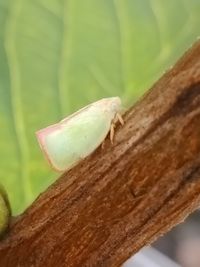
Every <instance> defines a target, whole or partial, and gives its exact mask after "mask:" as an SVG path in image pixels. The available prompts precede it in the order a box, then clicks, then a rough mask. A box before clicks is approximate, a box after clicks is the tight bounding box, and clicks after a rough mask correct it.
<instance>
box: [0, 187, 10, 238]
mask: <svg viewBox="0 0 200 267" xmlns="http://www.w3.org/2000/svg"><path fill="white" fill-rule="evenodd" d="M10 216H11V209H10V204H9V201H8V196H7V193H6V191H5V189H4V187H3V186H2V185H1V184H0V236H2V235H3V233H4V232H5V231H6V229H7V228H8V225H9V221H10Z"/></svg>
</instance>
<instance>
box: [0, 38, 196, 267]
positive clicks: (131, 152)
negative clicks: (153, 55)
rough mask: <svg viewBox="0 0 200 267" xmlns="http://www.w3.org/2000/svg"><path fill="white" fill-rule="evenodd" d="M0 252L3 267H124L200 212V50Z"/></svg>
mask: <svg viewBox="0 0 200 267" xmlns="http://www.w3.org/2000/svg"><path fill="white" fill-rule="evenodd" d="M124 120H125V125H124V126H123V127H121V126H119V125H118V127H117V130H116V135H115V143H114V145H111V144H110V141H109V140H106V142H105V147H104V149H101V148H98V149H97V150H96V151H95V152H94V153H93V154H92V155H91V156H89V157H88V158H87V159H85V160H83V161H82V162H81V163H80V164H79V165H78V166H76V167H75V168H73V169H72V170H71V171H69V172H68V173H65V174H63V175H62V176H61V177H60V178H59V179H58V180H57V182H56V183H55V184H53V185H52V186H51V187H50V188H48V190H47V191H46V192H44V193H43V194H42V195H41V196H40V197H39V198H38V199H37V200H36V201H35V202H34V203H33V204H32V205H31V207H30V208H29V209H28V210H27V211H26V212H25V213H24V214H23V215H21V216H20V217H19V218H18V219H17V220H16V221H15V222H14V223H13V225H12V226H11V229H10V231H9V233H8V234H7V236H6V237H5V239H4V240H3V241H2V242H1V244H0V266H9V267H13V266H21V267H25V266H28V267H30V266H37V267H43V266H48V267H51V266H52V267H53V266H68V267H70V266H71V267H75V266H80V267H86V266H92V267H95V266H104V267H106V266H109V267H110V266H111V267H112V266H120V265H121V264H122V263H123V262H124V261H125V260H126V259H127V258H128V257H129V256H131V255H132V254H133V253H135V252H136V251H138V250H139V249H140V248H141V247H143V246H144V245H146V244H150V243H151V242H152V241H154V240H155V239H157V238H158V237H159V236H160V235H162V234H164V233H165V232H167V231H169V230H170V229H171V228H172V227H173V226H174V225H176V224H178V223H180V222H181V221H183V220H184V219H185V217H186V216H187V215H188V214H189V213H190V212H192V211H193V210H195V209H196V208H197V207H198V206H199V205H200V42H197V43H196V44H195V45H194V46H193V47H192V48H191V49H190V50H189V51H188V52H187V53H186V54H185V55H184V56H183V58H182V59H181V60H180V61H179V62H178V63H177V64H176V65H175V67H173V68H172V69H171V70H170V71H169V72H167V73H166V74H165V75H164V76H163V77H162V78H161V79H160V80H159V81H158V82H157V83H156V84H155V85H154V86H153V88H152V89H151V90H150V91H149V92H148V93H147V94H146V95H145V96H144V97H143V99H142V100H141V101H139V102H138V103H137V104H136V105H135V106H134V107H132V108H131V109H130V110H129V111H128V112H127V113H126V114H125V115H124Z"/></svg>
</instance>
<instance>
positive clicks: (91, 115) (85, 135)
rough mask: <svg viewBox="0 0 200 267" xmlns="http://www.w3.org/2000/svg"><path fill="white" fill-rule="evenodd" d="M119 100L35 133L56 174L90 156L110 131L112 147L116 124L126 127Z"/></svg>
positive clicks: (109, 100) (106, 101)
mask: <svg viewBox="0 0 200 267" xmlns="http://www.w3.org/2000/svg"><path fill="white" fill-rule="evenodd" d="M120 111H121V99H120V98H119V97H110V98H103V99H101V100H99V101H97V102H94V103H92V104H90V105H88V106H86V107H84V108H82V109H80V110H79V111H77V112H75V113H73V114H72V115H70V116H68V117H67V118H65V119H63V120H62V121H60V122H59V123H57V124H54V125H51V126H49V127H47V128H44V129H42V130H39V131H38V132H36V136H37V139H38V142H39V145H40V147H41V149H42V151H43V152H44V155H45V156H46V158H47V160H48V161H49V163H50V165H51V166H52V167H53V169H54V170H56V171H66V170H69V169H71V168H72V167H74V166H75V165H76V164H77V163H78V162H79V161H80V160H82V159H84V158H85V157H87V156H88V155H89V154H91V153H92V152H93V151H94V150H95V149H96V148H97V147H98V146H99V145H100V144H102V142H103V141H104V139H105V138H106V136H107V134H108V132H109V131H110V139H111V142H112V143H113V138H114V128H115V123H116V121H118V120H119V121H120V123H121V124H123V119H122V117H121V115H120Z"/></svg>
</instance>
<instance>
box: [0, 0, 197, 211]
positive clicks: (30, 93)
mask: <svg viewBox="0 0 200 267" xmlns="http://www.w3.org/2000/svg"><path fill="white" fill-rule="evenodd" d="M199 12H200V1H199V0H191V1H187V0H177V1H174V0H169V1H159V0H143V1H141V0H124V1H122V0H112V1H110V0H101V1H99V0H85V1H78V0H71V1H70V0H68V1H67V0H48V1H46V0H28V1H22V0H12V1H8V0H1V2H0V182H2V183H3V184H4V186H5V187H6V189H7V191H8V194H9V197H10V200H11V204H12V207H13V210H14V213H15V214H16V213H18V212H20V211H22V210H23V209H24V208H25V207H26V206H27V205H28V204H30V203H31V202H32V200H33V199H34V198H35V197H36V196H37V195H38V194H39V193H40V192H41V191H43V190H44V189H45V188H46V187H47V185H49V184H50V183H51V182H52V181H53V180H54V179H56V177H57V175H56V174H55V173H54V172H53V171H51V170H50V168H49V166H48V164H47V163H46V162H45V160H44V159H43V156H42V154H41V152H40V149H39V146H38V144H37V142H36V138H35V131H36V130H38V129H40V128H43V127H45V126H47V125H49V124H52V123H55V122H57V121H58V120H60V119H61V118H63V117H65V116H66V115H68V114H69V113H71V112H73V111H75V110H77V109H78V108H80V107H82V106H84V105H86V104H88V103H89V102H92V101H95V100H97V99H100V98H102V97H106V96H107V97H108V96H115V95H119V96H121V97H122V100H123V101H124V105H125V106H128V105H130V104H131V103H133V102H134V101H135V100H136V99H137V98H138V97H139V96H140V95H141V94H142V93H143V92H144V91H145V90H146V89H148V88H149V86H151V85H152V83H153V82H154V81H155V80H156V79H157V78H158V77H159V76H161V74H162V73H163V71H164V70H166V68H167V67H169V66H170V65H171V64H173V63H174V62H175V61H176V59H177V58H178V57H179V56H180V55H181V54H182V53H183V51H185V50H186V49H187V48H188V47H189V46H190V45H191V44H192V43H193V42H194V41H195V40H196V38H197V37H198V35H199V34H200V29H199V25H200V16H199Z"/></svg>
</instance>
